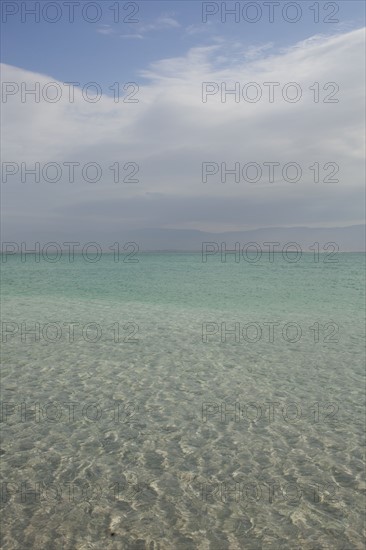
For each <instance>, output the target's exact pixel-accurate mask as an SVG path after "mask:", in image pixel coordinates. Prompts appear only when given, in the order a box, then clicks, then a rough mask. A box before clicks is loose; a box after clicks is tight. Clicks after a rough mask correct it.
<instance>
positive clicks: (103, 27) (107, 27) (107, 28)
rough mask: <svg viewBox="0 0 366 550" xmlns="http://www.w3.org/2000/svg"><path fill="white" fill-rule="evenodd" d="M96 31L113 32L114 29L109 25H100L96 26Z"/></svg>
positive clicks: (100, 32)
mask: <svg viewBox="0 0 366 550" xmlns="http://www.w3.org/2000/svg"><path fill="white" fill-rule="evenodd" d="M97 32H98V33H99V34H106V35H110V34H115V32H116V31H115V30H114V29H113V28H112V27H111V25H101V26H100V27H97Z"/></svg>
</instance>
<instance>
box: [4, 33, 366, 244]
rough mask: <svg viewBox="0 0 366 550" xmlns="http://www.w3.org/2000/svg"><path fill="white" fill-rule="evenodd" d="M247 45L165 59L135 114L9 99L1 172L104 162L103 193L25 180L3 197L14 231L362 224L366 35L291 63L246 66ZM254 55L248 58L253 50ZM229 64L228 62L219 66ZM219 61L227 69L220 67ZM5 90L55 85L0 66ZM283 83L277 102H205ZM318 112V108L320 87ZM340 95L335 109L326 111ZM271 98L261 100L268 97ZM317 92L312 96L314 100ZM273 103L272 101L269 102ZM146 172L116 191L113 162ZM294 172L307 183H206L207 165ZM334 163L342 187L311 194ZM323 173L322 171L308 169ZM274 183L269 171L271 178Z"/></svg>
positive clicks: (267, 57)
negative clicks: (297, 93)
mask: <svg viewBox="0 0 366 550" xmlns="http://www.w3.org/2000/svg"><path fill="white" fill-rule="evenodd" d="M245 51H247V52H248V48H245V47H244V45H241V44H236V45H235V46H233V45H232V44H230V43H227V42H222V43H219V44H214V45H212V46H210V47H196V48H192V49H190V50H189V51H188V52H187V53H186V54H185V55H184V56H180V57H174V58H165V59H161V60H159V61H157V62H155V63H153V64H151V65H150V66H149V67H147V68H146V69H145V70H144V71H142V72H141V76H143V77H144V79H145V80H144V82H145V83H144V84H143V85H142V84H141V85H140V89H139V92H138V98H139V103H134V104H133V103H131V104H128V103H123V102H119V103H115V102H114V101H113V98H111V97H108V96H103V97H102V98H101V100H100V101H99V102H97V103H87V102H86V101H85V100H84V99H83V96H82V92H81V90H79V89H75V102H74V103H73V104H70V103H69V102H68V101H67V100H66V98H67V88H66V87H65V86H63V84H62V83H60V86H61V87H62V89H63V90H64V93H63V96H62V100H61V101H59V102H57V103H47V102H45V101H40V102H39V103H35V102H34V101H31V100H30V99H29V100H28V101H27V102H26V103H21V102H20V101H19V97H18V96H15V95H14V96H9V97H8V99H7V102H6V103H3V126H4V135H6V136H7V139H6V141H5V143H4V145H3V154H2V158H3V162H4V161H12V162H19V163H20V162H26V163H28V164H29V165H30V164H31V163H34V162H40V163H43V164H44V163H46V162H51V161H58V162H60V163H61V162H64V161H69V162H70V161H77V162H79V163H80V164H81V165H83V163H87V162H90V161H94V162H98V163H99V164H100V165H101V166H102V167H103V168H104V171H103V178H102V179H101V181H99V182H97V183H94V184H91V183H87V182H85V181H82V180H81V178H79V179H77V180H76V181H75V183H69V182H67V181H65V179H66V176H65V174H64V173H63V178H62V179H61V180H60V181H59V182H57V183H53V184H52V183H47V182H44V181H43V182H41V183H39V184H37V183H33V182H32V181H30V182H29V183H28V182H27V183H21V182H20V178H19V175H17V176H14V177H12V178H9V181H8V183H6V184H5V183H3V184H2V191H3V204H4V216H3V218H4V221H3V223H4V227H5V228H6V235H7V238H9V237H10V238H11V234H12V231H20V230H21V228H22V227H24V231H27V227H29V226H30V225H31V226H33V224H34V225H35V226H37V228H38V229H39V231H40V232H42V231H43V232H44V234H45V238H47V235H48V233H47V232H48V231H50V228H51V227H52V231H53V232H54V233H55V234H56V235H59V238H60V239H61V238H63V237H62V235H63V234H65V232H66V231H67V232H68V234H69V233H70V232H72V231H74V233H75V238H77V234H78V232H79V231H81V230H82V231H87V229H88V228H89V229H90V231H95V230H96V229H97V230H98V231H100V232H101V234H102V233H103V232H104V231H107V230H108V231H115V232H116V231H117V232H118V231H119V230H121V231H123V229H126V230H127V229H138V228H141V227H155V228H158V227H174V228H177V229H178V228H190V229H200V230H204V231H217V230H219V231H225V230H234V229H236V230H241V229H248V228H256V227H268V226H269V225H271V226H274V227H275V226H303V225H308V226H311V227H316V226H319V227H329V226H330V225H338V226H340V225H352V224H358V223H360V221H361V220H362V218H363V204H364V188H363V185H364V183H363V182H364V175H365V174H364V162H363V158H364V138H363V135H364V133H363V132H364V128H363V123H364V122H363V121H364V102H363V82H364V31H363V30H362V29H361V30H355V31H352V32H349V33H344V34H337V35H335V36H328V37H316V38H311V39H309V40H306V41H302V42H300V43H297V44H294V45H293V46H292V47H291V48H287V49H286V50H284V51H282V52H274V51H273V50H271V49H269V47H268V48H267V47H265V48H262V50H261V49H259V50H258V49H257V51H255V55H252V56H251V58H250V59H248V57H247V58H245V56H244V55H243V52H245ZM249 51H250V50H249ZM225 57H226V58H228V59H230V63H226V62H225V63H223V58H225ZM220 58H221V60H220ZM2 74H3V80H4V81H14V82H19V83H20V82H26V83H27V85H28V87H29V88H31V87H32V86H33V87H34V83H35V82H40V85H41V87H43V86H44V85H45V84H46V83H47V82H50V81H54V80H55V79H54V78H52V77H49V76H46V75H41V74H36V73H33V72H30V71H25V70H23V69H19V68H16V67H11V66H8V65H4V66H3V69H2ZM224 81H226V82H227V83H228V88H229V87H232V86H233V85H234V84H235V82H240V83H241V84H242V85H244V84H245V83H248V82H257V83H262V84H263V83H265V82H280V83H281V86H280V87H278V88H276V96H275V97H276V100H275V101H274V102H273V103H270V102H269V101H266V100H265V97H264V96H263V99H262V100H260V101H258V102H257V103H249V102H245V101H240V102H239V103H236V102H235V101H234V98H233V96H227V102H226V103H222V102H221V101H220V94H219V93H218V94H216V95H215V96H212V97H209V98H208V99H209V101H207V103H202V100H201V89H202V82H218V83H221V82H224ZM288 82H298V83H300V84H301V88H302V98H301V100H300V101H298V102H297V103H289V102H286V101H284V100H283V97H282V93H281V89H282V86H283V84H285V83H288ZM317 82H318V83H319V94H320V98H321V100H320V101H319V102H318V103H315V102H314V99H313V98H314V93H315V92H314V90H316V86H315V87H314V83H317ZM331 82H335V83H337V85H338V86H339V91H338V92H337V94H336V97H337V98H339V103H323V101H322V99H324V97H325V96H326V95H329V94H331V93H332V92H333V90H334V88H332V86H331V87H328V88H327V89H325V90H324V89H323V86H324V85H326V83H331ZM262 88H263V94H264V91H265V90H266V89H267V88H264V87H263V86H262ZM310 88H312V89H310ZM267 91H268V90H267ZM117 161H118V162H120V163H126V162H128V161H134V162H136V163H138V164H139V166H140V171H139V174H138V178H139V180H140V181H139V183H136V184H126V183H125V184H123V183H119V184H115V183H113V180H112V171H111V170H110V168H109V167H110V166H111V165H112V164H113V163H114V162H117ZM291 161H292V162H296V163H298V164H299V165H300V166H301V168H302V171H303V175H302V179H301V181H299V182H298V183H290V182H286V181H284V179H283V178H282V176H281V173H280V174H279V175H277V176H276V178H275V181H274V182H273V183H271V184H269V183H266V182H257V183H253V182H252V183H250V182H246V181H240V182H239V183H235V182H234V181H233V178H231V179H230V177H228V180H227V182H226V183H222V182H221V181H220V178H219V177H217V178H216V179H213V178H211V179H209V181H208V182H207V183H202V181H201V170H202V162H216V163H217V164H218V165H219V166H220V164H221V163H222V162H226V163H227V165H228V167H233V166H234V163H235V162H239V163H240V164H241V166H244V164H246V163H248V162H256V163H258V164H259V165H260V166H262V168H263V169H264V165H263V163H264V162H279V163H281V167H283V166H284V165H285V164H286V163H288V162H291ZM316 162H318V163H319V167H320V170H321V178H323V179H324V176H326V175H329V174H330V173H331V171H332V167H330V169H329V167H328V169H326V170H325V169H324V165H326V164H327V163H337V164H338V165H339V172H338V174H337V177H338V179H339V182H338V183H325V182H323V181H319V182H318V183H315V182H314V178H313V174H314V163H316ZM311 166H313V169H310V167H311ZM263 173H264V172H263Z"/></svg>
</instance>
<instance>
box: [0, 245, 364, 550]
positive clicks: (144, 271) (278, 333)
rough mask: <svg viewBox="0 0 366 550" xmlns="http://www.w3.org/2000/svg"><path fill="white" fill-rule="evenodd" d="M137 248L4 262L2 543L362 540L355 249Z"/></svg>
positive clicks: (235, 545) (326, 545)
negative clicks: (256, 255) (252, 255)
mask: <svg viewBox="0 0 366 550" xmlns="http://www.w3.org/2000/svg"><path fill="white" fill-rule="evenodd" d="M138 259H139V262H138V263H127V262H123V261H120V262H115V261H114V258H113V255H104V256H103V257H102V258H101V260H100V261H98V262H97V263H88V262H86V261H85V259H84V258H83V257H82V256H76V257H75V260H74V262H72V263H70V262H69V261H68V259H67V257H63V258H62V259H61V261H59V262H56V263H49V262H45V261H41V262H40V263H36V262H35V261H34V257H29V258H27V261H26V262H25V263H23V262H21V260H20V256H14V257H10V258H8V260H7V262H6V263H3V264H2V266H1V269H2V283H3V298H2V321H3V324H2V328H3V343H2V367H1V368H2V371H1V372H2V375H1V379H2V396H1V401H2V407H3V408H2V413H3V414H2V424H1V426H2V435H3V440H2V444H1V449H2V450H1V453H2V499H1V500H2V504H1V505H2V515H3V529H2V547H3V548H5V549H22V550H23V549H25V548H42V549H50V550H51V549H52V550H55V549H60V550H61V549H62V550H74V549H80V550H81V549H86V548H94V549H106V548H108V549H125V548H126V549H130V548H131V549H132V548H133V549H135V548H136V549H149V550H156V549H161V550H163V549H173V548H174V549H195V548H197V549H204V550H206V549H207V550H211V549H217V550H225V549H241V548H243V549H245V550H247V549H248V550H252V549H253V550H254V549H266V550H267V549H271V550H272V549H288V550H293V549H309V550H310V549H314V550H315V549H316V550H318V549H319V550H323V549H337V550H341V549H342V550H343V549H344V550H351V549H361V548H364V532H363V510H364V492H365V478H364V475H363V473H364V468H363V453H362V446H363V441H362V440H363V434H364V428H365V425H364V407H363V404H364V394H365V392H364V332H365V324H364V303H365V302H364V288H365V285H364V256H363V255H361V254H339V255H338V258H337V259H338V262H337V263H324V261H323V258H322V257H320V261H319V262H315V261H314V256H313V255H312V254H305V255H304V256H303V257H302V258H301V260H300V261H298V262H295V263H291V262H288V261H285V260H284V259H283V258H282V256H281V255H279V254H276V255H275V257H274V258H273V260H274V261H273V262H270V261H269V259H270V258H269V256H265V255H264V256H263V257H262V258H261V260H260V261H259V262H257V263H253V264H251V263H249V262H239V263H235V261H234V258H233V257H231V258H230V257H228V259H227V262H226V263H222V262H220V260H219V258H209V261H208V262H207V263H203V262H202V259H201V255H200V254H178V253H177V254H139V255H138ZM36 323H38V324H39V325H38V326H37V325H36ZM71 323H75V325H74V328H73V329H72V328H71ZM76 323H78V324H76ZM222 323H225V324H226V325H225V324H224V325H222ZM271 323H275V324H272V325H271ZM225 327H226V330H227V331H229V330H232V329H236V333H235V332H231V333H230V332H227V333H226V335H225ZM32 328H33V331H34V329H35V328H36V332H35V333H33V335H32V334H31V332H32ZM26 330H29V331H30V333H29V334H26ZM34 334H36V337H35V336H34Z"/></svg>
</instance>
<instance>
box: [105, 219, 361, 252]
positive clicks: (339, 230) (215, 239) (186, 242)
mask: <svg viewBox="0 0 366 550" xmlns="http://www.w3.org/2000/svg"><path fill="white" fill-rule="evenodd" d="M365 231H366V229H365V226H364V225H352V226H349V227H332V228H309V227H293V228H285V227H268V228H261V229H254V230H250V231H229V232H224V233H208V232H204V231H196V230H190V229H140V230H136V231H128V232H125V231H123V232H122V235H123V242H127V241H135V242H136V243H137V244H138V245H139V248H140V250H141V251H187V252H188V251H197V252H199V251H201V250H202V243H203V242H212V243H218V245H219V246H220V245H221V243H226V248H227V250H230V249H234V247H235V243H236V242H238V243H240V247H241V248H242V247H243V246H244V245H246V244H248V243H250V242H255V243H258V244H259V245H261V246H263V243H264V242H279V243H280V246H279V247H276V248H275V250H278V251H281V250H282V247H283V246H284V245H285V244H286V243H288V242H296V243H298V244H299V245H300V246H301V248H302V250H303V251H304V252H306V251H309V247H310V246H312V245H313V244H314V243H315V242H318V243H319V245H320V251H322V247H323V245H325V244H326V243H328V242H334V243H337V244H338V245H339V250H340V251H343V252H364V251H365V250H366V248H365ZM114 240H116V239H115V238H114ZM110 242H113V238H112V239H111V241H110ZM266 249H268V247H267V248H266V247H263V250H266Z"/></svg>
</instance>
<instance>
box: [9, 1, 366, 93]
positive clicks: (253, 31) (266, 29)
mask: <svg viewBox="0 0 366 550" xmlns="http://www.w3.org/2000/svg"><path fill="white" fill-rule="evenodd" d="M4 3H6V2H3V4H4ZM12 3H14V2H12ZM45 3H46V2H41V4H45ZM58 3H59V4H60V5H61V6H62V5H63V2H62V1H61V0H59V2H58ZM88 3H90V2H87V1H85V0H81V1H80V2H79V4H80V6H79V7H78V8H77V9H76V8H75V21H74V22H73V23H70V22H69V21H68V8H67V7H65V6H62V12H61V13H62V17H61V19H60V20H59V21H57V22H56V23H49V22H47V21H44V19H43V18H42V17H41V18H40V22H39V23H35V22H34V18H33V17H32V16H30V15H28V16H26V23H22V22H21V16H20V12H19V13H18V14H15V15H14V16H11V15H9V16H8V17H7V22H6V24H3V25H2V32H3V39H2V62H3V63H7V64H9V65H14V66H17V67H21V68H24V69H28V70H30V71H34V72H39V73H42V74H47V75H49V76H52V77H55V78H56V79H57V80H60V81H78V82H83V83H86V82H90V81H98V82H99V83H100V84H101V85H102V86H103V87H105V89H106V91H107V87H108V85H109V84H110V83H113V82H114V81H116V80H119V81H131V80H132V81H133V80H136V79H139V80H141V76H140V74H139V73H140V71H141V70H143V69H145V68H146V67H147V66H148V65H149V64H150V63H151V62H153V61H156V60H159V59H162V58H166V57H178V56H181V55H184V54H185V52H187V50H189V49H190V48H192V47H197V46H207V45H211V44H214V43H216V42H217V40H220V39H225V40H227V41H229V42H233V43H235V42H240V43H241V44H242V45H243V46H248V47H256V46H261V45H263V44H265V43H272V44H273V49H280V48H283V47H287V46H289V45H291V44H293V43H294V42H298V41H300V40H304V39H306V38H308V37H309V36H313V35H316V34H333V33H335V32H344V31H347V30H351V29H355V28H360V27H362V26H363V24H364V20H365V3H364V2H363V1H362V0H347V1H341V2H324V1H323V2H314V1H313V0H309V1H307V0H305V1H304V0H300V1H298V2H297V4H298V5H300V6H301V8H302V17H301V19H300V20H299V21H298V22H296V23H290V22H286V21H285V20H284V19H283V17H282V16H281V10H282V8H283V6H284V5H286V4H288V2H285V1H281V6H280V7H278V6H275V8H274V9H275V11H274V18H275V19H274V22H273V23H270V22H269V8H268V7H265V6H263V5H262V6H261V10H262V16H261V17H260V20H259V21H258V22H256V23H255V24H253V23H249V22H247V21H245V20H243V16H242V14H241V15H240V21H239V22H238V23H235V21H234V16H230V15H228V16H227V21H226V23H222V22H221V17H220V16H221V12H219V13H218V14H214V15H213V16H207V19H208V21H207V23H206V24H204V23H203V22H202V2H199V1H197V0H182V1H174V0H166V1H151V0H146V1H142V2H136V4H137V5H138V7H139V11H138V13H137V14H136V15H132V10H133V8H132V7H131V8H129V9H126V10H123V8H124V6H126V4H128V2H119V4H120V6H121V8H120V14H121V15H120V19H123V18H124V17H126V16H127V17H128V14H131V18H133V19H135V18H136V19H139V22H138V23H126V22H123V21H121V22H119V23H114V21H113V18H114V12H113V11H112V10H111V9H109V8H110V7H111V6H113V4H114V3H115V2H113V1H112V0H103V1H102V2H99V4H100V6H102V17H101V19H100V20H99V21H98V22H95V23H90V22H86V21H85V20H83V18H82V17H81V15H80V14H81V10H82V6H83V5H85V4H88ZM246 3H248V2H241V3H240V4H242V5H243V4H246ZM26 4H27V6H28V8H29V9H30V8H31V7H32V6H33V5H34V4H35V2H31V1H28V2H26ZM216 4H220V2H217V3H216ZM226 4H227V6H228V10H229V9H230V8H232V6H233V5H234V4H235V2H226ZM260 4H261V3H260ZM262 4H263V3H262ZM314 4H319V19H320V21H319V23H315V22H314V18H315V11H314V10H315V8H313V9H311V6H314ZM327 4H329V5H328V6H326V5H327ZM333 5H337V6H338V7H339V11H338V13H337V14H334V15H333V10H334V7H333ZM288 10H289V11H288V12H287V13H288V18H289V19H292V18H294V17H295V12H294V11H293V10H292V11H291V8H288ZM54 13H55V12H52V10H50V12H49V18H50V19H52V18H53V17H54V15H53V14H54ZM87 13H89V14H90V15H89V17H90V18H91V19H92V18H93V17H94V13H96V12H93V10H92V9H91V11H90V12H87ZM247 13H248V19H252V18H254V17H255V14H254V11H250V9H248V12H247ZM327 17H328V18H329V19H339V23H331V22H329V23H326V22H324V19H327ZM139 37H141V38H139Z"/></svg>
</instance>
